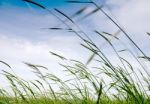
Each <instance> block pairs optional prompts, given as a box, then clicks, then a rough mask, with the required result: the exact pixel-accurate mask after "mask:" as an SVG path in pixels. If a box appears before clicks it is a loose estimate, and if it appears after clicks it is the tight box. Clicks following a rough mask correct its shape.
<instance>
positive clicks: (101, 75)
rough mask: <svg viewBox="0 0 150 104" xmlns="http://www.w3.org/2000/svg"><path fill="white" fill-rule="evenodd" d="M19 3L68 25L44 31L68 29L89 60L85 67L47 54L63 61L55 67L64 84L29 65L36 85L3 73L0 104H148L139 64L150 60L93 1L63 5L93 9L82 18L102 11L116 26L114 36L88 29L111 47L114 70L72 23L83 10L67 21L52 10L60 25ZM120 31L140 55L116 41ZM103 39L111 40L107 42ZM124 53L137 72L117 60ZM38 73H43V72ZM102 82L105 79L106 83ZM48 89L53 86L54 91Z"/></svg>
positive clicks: (149, 87) (149, 85)
mask: <svg viewBox="0 0 150 104" xmlns="http://www.w3.org/2000/svg"><path fill="white" fill-rule="evenodd" d="M23 1H25V2H28V3H31V4H33V5H36V6H38V7H40V8H42V9H44V10H47V11H48V12H49V13H51V14H52V15H54V16H55V17H56V18H57V19H58V20H60V21H61V22H62V23H63V24H65V25H66V26H67V29H66V28H60V27H52V28H49V29H52V30H67V31H68V32H73V33H75V34H76V35H77V36H78V37H79V38H80V39H81V40H82V43H81V46H83V48H86V49H87V50H89V51H90V52H92V55H91V56H90V57H89V59H88V60H87V62H86V63H83V62H80V61H78V60H73V59H67V58H65V57H63V56H61V55H58V54H57V53H53V52H50V53H51V54H52V55H54V56H56V57H59V58H60V59H61V60H62V62H63V64H60V65H61V66H62V67H64V73H66V74H67V75H69V77H68V78H69V79H67V80H63V79H61V78H60V77H58V76H56V75H54V74H51V73H49V72H48V68H46V67H44V66H42V65H34V64H31V63H27V62H25V63H24V64H26V65H27V66H28V67H30V68H32V69H33V70H34V71H33V73H34V74H35V75H36V76H37V77H38V79H37V80H34V81H26V80H24V79H22V78H20V77H18V76H17V75H16V74H15V72H13V70H12V72H8V71H5V70H2V73H1V75H3V76H5V77H6V79H7V81H8V82H9V88H10V91H8V90H7V89H5V88H1V89H0V104H106V103H107V104H149V102H150V96H149V91H150V77H149V76H150V75H149V73H148V71H147V70H148V69H147V68H146V67H145V66H144V65H143V63H141V59H145V60H147V62H150V58H149V57H148V56H147V55H146V54H145V53H144V52H143V51H142V50H141V48H140V47H139V46H138V45H137V44H136V43H135V42H134V41H133V40H132V39H131V38H130V36H129V34H128V33H127V32H126V31H124V30H123V28H121V26H119V25H118V24H117V23H116V22H115V20H113V19H112V17H110V16H109V15H108V14H107V13H106V12H105V11H104V10H103V6H99V5H98V4H96V3H95V2H93V1H92V0H90V1H88V2H85V1H84V2H82V1H66V2H67V3H80V4H81V3H82V4H87V3H88V4H90V5H94V6H95V7H96V9H95V10H93V11H92V12H90V13H89V14H88V15H87V16H89V15H92V14H94V13H95V12H97V11H101V12H102V13H103V14H104V15H105V16H106V17H107V18H108V19H109V20H110V21H111V22H112V23H114V25H115V26H117V27H118V31H117V32H116V33H115V34H110V33H107V32H99V31H98V30H93V34H95V35H97V36H98V37H99V38H101V39H104V40H105V41H106V44H109V46H110V47H111V48H112V51H113V52H114V53H115V54H116V56H117V58H118V60H119V64H118V65H114V64H113V62H111V60H110V59H109V57H108V56H107V54H106V53H104V52H103V51H102V49H101V47H99V46H98V44H96V43H95V42H94V41H93V40H92V39H91V38H90V37H89V36H88V34H87V33H86V32H85V31H84V30H82V29H81V28H80V26H79V25H78V24H77V23H76V22H75V21H74V20H73V19H72V18H74V17H75V16H77V15H80V14H82V12H83V11H84V10H85V9H86V8H88V6H87V7H85V8H82V9H81V10H79V11H77V12H76V13H75V14H73V15H72V16H71V17H69V16H68V15H67V14H65V13H64V12H62V11H60V10H59V9H56V8H55V9H54V10H55V12H57V13H59V15H62V16H64V17H65V18H66V20H62V19H61V18H60V17H58V16H57V15H55V13H53V12H52V11H51V10H49V9H48V8H46V7H44V6H43V5H41V4H38V3H36V2H33V1H31V0H23ZM66 21H70V22H71V23H72V25H74V26H75V27H76V28H78V30H79V31H80V32H78V31H76V30H75V29H74V28H72V27H71V26H70V25H69V24H67V23H66ZM120 32H122V33H123V34H124V35H125V36H126V37H127V39H128V40H129V41H130V42H131V43H132V45H133V46H135V47H136V48H137V49H138V51H139V52H141V54H142V56H136V55H135V53H134V52H133V51H132V50H130V49H129V48H128V47H127V46H126V44H125V43H124V42H123V41H122V40H121V39H120V38H118V37H117V35H118V34H119V33H120ZM83 35H84V36H83ZM107 36H109V37H111V39H110V38H108V37H107ZM112 39H114V40H115V41H118V42H119V43H120V44H122V46H124V49H123V50H120V51H118V50H117V48H116V46H115V45H114V44H113V42H112V41H111V40H112ZM123 52H126V53H128V54H129V55H130V56H132V57H131V58H133V59H134V60H135V61H137V63H138V66H140V70H139V72H137V69H135V68H134V67H133V66H132V64H131V63H132V62H130V60H127V59H126V58H124V57H123V56H121V53H123ZM0 62H1V63H3V64H5V65H6V66H7V67H9V68H10V69H11V66H10V65H9V64H7V63H6V62H4V61H0ZM91 62H96V65H95V66H93V67H90V63H91ZM43 70H45V71H46V72H45V73H43V72H42V71H43ZM142 70H143V71H144V72H143V71H142ZM145 74H146V75H145ZM106 79H107V80H109V83H108V82H107V80H106ZM53 85H55V86H57V88H58V90H57V91H56V90H55V88H54V87H53Z"/></svg>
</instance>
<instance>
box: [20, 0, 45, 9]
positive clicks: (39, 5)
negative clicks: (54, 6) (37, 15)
mask: <svg viewBox="0 0 150 104" xmlns="http://www.w3.org/2000/svg"><path fill="white" fill-rule="evenodd" d="M22 1H25V2H28V3H31V4H34V5H36V6H38V7H40V8H42V9H46V8H45V7H44V6H43V5H41V4H39V3H36V2H34V1H32V0H22Z"/></svg>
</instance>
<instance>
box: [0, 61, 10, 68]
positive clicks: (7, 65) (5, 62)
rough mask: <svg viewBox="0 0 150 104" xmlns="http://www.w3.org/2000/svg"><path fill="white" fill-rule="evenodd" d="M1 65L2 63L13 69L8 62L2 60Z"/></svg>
mask: <svg viewBox="0 0 150 104" xmlns="http://www.w3.org/2000/svg"><path fill="white" fill-rule="evenodd" d="M0 63H2V64H4V65H6V66H8V67H9V68H10V69H11V66H10V65H9V64H7V63H6V62H4V61H1V60H0Z"/></svg>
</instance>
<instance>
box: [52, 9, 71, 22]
mask: <svg viewBox="0 0 150 104" xmlns="http://www.w3.org/2000/svg"><path fill="white" fill-rule="evenodd" d="M54 10H55V11H57V12H58V13H60V14H61V15H63V16H65V17H66V18H67V19H69V20H70V21H71V22H72V23H74V21H73V20H72V19H71V18H70V17H68V16H67V15H66V14H65V13H63V12H61V11H60V10H58V9H56V8H55V9H54Z"/></svg>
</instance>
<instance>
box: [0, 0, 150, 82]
mask: <svg viewBox="0 0 150 104" xmlns="http://www.w3.org/2000/svg"><path fill="white" fill-rule="evenodd" d="M34 1H37V2H38V3H41V4H42V5H44V6H46V7H47V8H48V9H49V10H51V11H52V12H53V13H54V14H56V15H57V16H59V17H60V18H61V19H63V20H64V19H65V18H64V17H63V16H62V15H60V14H58V13H57V12H56V11H54V10H53V8H58V9H59V10H61V11H63V12H64V13H66V14H67V15H68V16H70V15H72V14H73V13H75V12H76V11H77V10H79V9H81V8H84V7H85V6H88V8H86V10H85V11H84V12H83V14H82V15H81V16H77V17H75V18H73V20H74V21H75V22H76V24H77V25H78V26H80V28H81V29H82V30H83V31H84V32H85V33H87V34H88V36H89V37H90V38H91V39H93V41H94V42H95V43H97V44H99V46H101V44H103V42H105V41H104V40H103V39H98V38H97V35H96V34H94V32H93V30H95V29H96V30H98V31H100V32H102V31H106V32H109V33H115V32H116V31H117V30H118V29H117V27H116V26H115V25H114V24H113V23H112V22H110V21H109V20H108V19H107V18H106V17H105V16H104V15H103V14H102V13H101V12H100V11H98V12H96V13H95V14H93V15H91V16H89V17H87V18H84V20H80V18H82V17H84V16H85V15H86V14H88V13H89V12H91V11H92V10H94V9H95V7H94V6H93V5H90V4H68V3H65V2H64V1H63V0H45V1H44V0H34ZM84 1H85V0H84ZM93 1H95V2H96V3H97V4H98V5H103V6H104V7H103V9H104V10H105V11H106V12H107V13H108V14H109V15H110V16H111V17H112V18H113V19H114V20H115V21H117V23H119V25H120V26H121V27H122V28H123V29H124V30H126V31H127V33H129V34H130V37H131V38H132V39H133V40H134V41H135V42H136V43H137V44H138V45H139V46H140V47H141V49H142V50H143V51H144V52H145V53H146V54H147V55H148V56H150V45H149V43H150V42H149V41H150V36H148V35H147V34H146V32H150V20H149V19H150V6H149V4H150V0H93ZM65 20H66V19H65ZM79 20H80V21H79ZM66 23H67V24H69V25H70V26H72V27H74V26H73V25H72V24H71V23H70V22H66ZM56 26H59V27H65V25H64V24H62V23H61V22H60V21H59V20H58V19H57V18H56V17H55V16H53V15H51V14H50V13H49V12H47V11H45V10H42V9H40V8H39V7H36V6H35V5H32V4H29V3H26V2H23V1H22V0H0V60H2V61H5V62H7V63H8V64H9V65H10V66H11V67H12V68H13V70H14V71H15V72H16V73H17V74H19V75H20V76H22V77H24V78H27V79H32V78H33V75H32V74H31V73H30V71H29V68H28V67H27V66H26V65H24V64H23V62H30V63H33V64H39V65H43V66H46V67H48V68H49V71H50V72H52V73H55V74H59V75H62V74H63V73H62V71H60V70H61V67H60V66H59V65H58V62H59V61H60V60H59V59H58V58H56V57H54V56H52V55H51V54H50V53H49V51H53V52H56V53H59V54H61V55H63V56H65V57H67V58H71V59H77V60H80V61H83V62H86V60H87V59H88V56H89V55H90V54H91V53H90V52H88V51H87V50H86V49H84V48H82V47H81V46H80V42H81V40H80V38H79V37H77V36H76V35H75V34H74V33H71V32H67V31H54V30H49V29H43V28H51V27H56ZM118 37H119V38H121V39H122V40H123V41H124V42H125V43H128V41H127V40H126V39H125V37H124V35H123V34H122V33H120V34H119V36H118ZM116 46H118V47H121V46H119V44H117V43H116ZM103 48H104V49H103V51H104V52H106V53H107V54H108V56H111V58H112V59H113V55H112V54H110V52H109V48H107V46H106V47H103ZM132 48H133V47H132ZM120 49H121V48H120ZM114 60H115V59H114ZM115 61H116V62H117V60H115ZM0 65H1V69H0V70H9V69H8V68H7V67H6V66H4V65H3V64H1V63H0ZM2 79H3V78H2V77H1V80H2Z"/></svg>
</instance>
